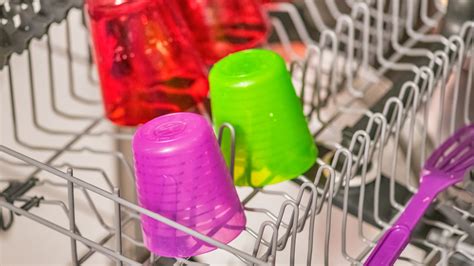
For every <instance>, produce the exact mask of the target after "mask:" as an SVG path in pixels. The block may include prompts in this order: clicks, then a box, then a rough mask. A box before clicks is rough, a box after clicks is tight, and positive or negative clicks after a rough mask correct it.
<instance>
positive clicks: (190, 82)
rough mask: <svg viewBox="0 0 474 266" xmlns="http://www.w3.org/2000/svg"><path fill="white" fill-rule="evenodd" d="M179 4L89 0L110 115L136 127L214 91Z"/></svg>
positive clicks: (182, 108) (147, 0)
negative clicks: (210, 90)
mask: <svg viewBox="0 0 474 266" xmlns="http://www.w3.org/2000/svg"><path fill="white" fill-rule="evenodd" d="M175 4H176V3H175V2H174V1H165V0H121V1H115V0H87V1H86V9H87V11H88V14H89V24H90V31H91V34H92V43H93V46H94V52H95V53H94V54H95V63H96V65H97V68H98V72H99V78H100V84H101V88H102V96H103V101H104V106H105V111H106V115H107V117H108V118H109V119H110V120H111V121H112V122H114V123H116V124H118V125H124V126H135V125H138V124H142V123H145V122H147V121H149V120H151V119H153V118H155V117H157V116H160V115H163V114H167V113H172V112H180V111H186V110H190V109H193V108H194V107H195V106H196V105H197V104H198V103H200V102H202V101H203V100H204V99H205V98H206V97H207V93H208V83H207V78H206V75H205V71H206V70H205V65H204V62H203V61H202V60H201V58H200V56H199V54H198V52H197V51H196V50H195V49H194V48H193V47H192V45H191V38H192V37H191V34H190V32H189V30H188V29H187V28H186V23H185V22H184V20H183V18H182V17H181V13H180V11H179V8H178V7H177V6H176V5H175Z"/></svg>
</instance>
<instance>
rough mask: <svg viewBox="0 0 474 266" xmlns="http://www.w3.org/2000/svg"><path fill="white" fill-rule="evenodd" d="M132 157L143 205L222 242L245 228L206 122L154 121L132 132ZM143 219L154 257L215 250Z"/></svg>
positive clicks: (180, 117) (193, 117)
mask: <svg viewBox="0 0 474 266" xmlns="http://www.w3.org/2000/svg"><path fill="white" fill-rule="evenodd" d="M133 152H134V158H135V171H136V186H137V195H138V202H139V204H140V205H141V206H143V207H144V208H147V209H149V210H151V211H154V212H156V213H158V214H161V215H163V216H165V217H167V218H169V219H171V220H174V221H176V222H178V223H180V224H183V225H185V226H187V227H189V228H192V229H194V230H196V231H198V232H200V233H202V234H205V235H207V236H210V237H212V238H214V239H217V240H219V241H221V242H224V243H228V242H230V241H231V240H233V239H234V238H236V237H237V236H238V235H239V234H240V232H241V231H242V230H243V229H244V228H245V223H246V219H245V216H244V212H243V209H242V205H241V203H240V201H239V198H238V196H237V192H236V190H235V187H234V184H233V182H232V177H231V176H230V173H229V171H228V169H227V167H226V165H225V160H224V157H223V156H222V153H221V151H220V149H219V145H218V143H217V140H216V138H215V135H214V132H213V130H212V127H211V125H210V124H209V123H208V122H207V121H206V119H205V118H204V117H202V116H200V115H197V114H193V113H175V114H169V115H164V116H161V117H158V118H156V119H153V120H151V121H149V122H148V123H146V124H145V125H143V126H141V127H140V128H139V129H138V130H137V132H136V133H135V136H134V138H133ZM141 220H142V229H143V233H144V238H145V244H146V246H147V248H148V249H149V250H150V251H151V252H153V253H155V254H157V255H160V256H165V257H190V256H196V255H199V254H202V253H205V252H208V251H211V250H213V249H215V247H213V246H210V245H208V244H206V243H204V242H202V241H200V240H198V239H197V238H195V237H192V236H190V235H188V234H186V233H183V232H181V231H179V230H175V229H173V228H172V227H170V226H168V225H166V224H163V223H160V222H158V221H156V220H154V219H152V218H150V217H148V216H144V215H143V216H142V217H141Z"/></svg>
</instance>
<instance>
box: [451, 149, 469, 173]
mask: <svg viewBox="0 0 474 266" xmlns="http://www.w3.org/2000/svg"><path fill="white" fill-rule="evenodd" d="M473 154H474V153H473ZM472 167H474V156H472V157H471V158H469V159H467V160H466V161H464V162H462V163H461V164H459V165H455V166H454V168H453V169H452V170H449V171H450V172H451V171H452V172H459V171H463V172H464V171H466V170H469V168H472Z"/></svg>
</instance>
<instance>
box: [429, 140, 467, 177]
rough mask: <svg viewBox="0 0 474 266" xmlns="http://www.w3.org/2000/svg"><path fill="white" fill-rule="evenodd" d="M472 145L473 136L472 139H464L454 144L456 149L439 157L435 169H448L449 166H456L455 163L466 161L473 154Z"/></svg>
mask: <svg viewBox="0 0 474 266" xmlns="http://www.w3.org/2000/svg"><path fill="white" fill-rule="evenodd" d="M473 144H474V136H473V137H472V138H468V139H465V140H464V141H462V142H459V143H456V145H457V147H456V148H455V149H453V150H452V151H451V152H450V153H449V154H447V155H445V156H443V157H441V158H440V161H439V162H438V163H437V164H436V168H439V169H444V168H445V167H449V165H450V164H456V163H457V162H460V161H462V160H466V159H467V158H468V157H470V156H472V154H473V153H474V149H473V148H474V146H473ZM466 151H467V152H466Z"/></svg>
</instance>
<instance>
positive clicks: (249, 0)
mask: <svg viewBox="0 0 474 266" xmlns="http://www.w3.org/2000/svg"><path fill="white" fill-rule="evenodd" d="M177 2H178V4H179V6H180V8H181V12H182V14H183V17H184V18H185V20H186V21H187V24H188V26H189V28H190V29H191V32H192V34H193V37H194V40H195V43H196V45H197V47H198V49H199V51H200V53H201V55H202V56H203V58H204V59H205V62H206V63H207V64H208V65H211V64H213V63H215V62H216V61H217V60H219V59H220V58H222V57H224V56H226V55H228V54H230V53H233V52H237V51H240V50H244V49H248V48H253V47H257V46H259V45H261V44H262V43H264V42H265V40H266V39H267V37H268V33H269V22H268V19H267V17H266V16H265V14H264V12H263V10H261V7H260V5H259V3H258V1H256V0H200V1H196V0H178V1H177Z"/></svg>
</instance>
